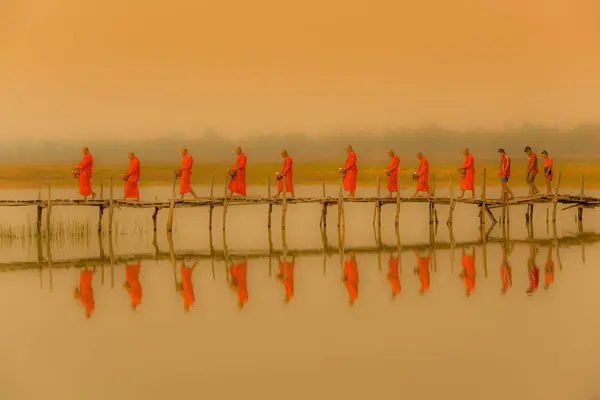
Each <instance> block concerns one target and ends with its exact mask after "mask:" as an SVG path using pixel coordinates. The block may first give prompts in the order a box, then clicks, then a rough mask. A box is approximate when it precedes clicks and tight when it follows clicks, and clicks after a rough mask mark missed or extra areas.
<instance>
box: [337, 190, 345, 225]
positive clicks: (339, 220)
mask: <svg viewBox="0 0 600 400" xmlns="http://www.w3.org/2000/svg"><path fill="white" fill-rule="evenodd" d="M343 206H344V195H343V193H342V185H340V194H339V196H338V223H337V226H338V228H339V227H341V226H342V207H343Z"/></svg>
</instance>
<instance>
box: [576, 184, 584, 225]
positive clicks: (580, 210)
mask: <svg viewBox="0 0 600 400" xmlns="http://www.w3.org/2000/svg"><path fill="white" fill-rule="evenodd" d="M584 179H585V176H584V175H581V192H580V193H579V197H581V198H583V197H584V196H585V192H584ZM577 221H583V207H579V208H578V209H577Z"/></svg>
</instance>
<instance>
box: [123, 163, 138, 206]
mask: <svg viewBox="0 0 600 400" xmlns="http://www.w3.org/2000/svg"><path fill="white" fill-rule="evenodd" d="M128 157H129V168H127V172H125V175H123V177H122V179H123V180H124V181H125V196H124V199H123V200H127V199H135V200H137V201H140V190H139V189H138V181H139V180H140V160H138V158H137V157H136V156H135V154H133V152H131V153H129V154H128Z"/></svg>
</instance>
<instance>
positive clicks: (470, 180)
mask: <svg viewBox="0 0 600 400" xmlns="http://www.w3.org/2000/svg"><path fill="white" fill-rule="evenodd" d="M463 154H464V156H465V159H464V161H463V163H462V165H461V166H460V168H459V169H458V172H460V174H461V176H462V179H461V180H460V190H461V191H462V193H461V195H460V198H461V199H462V198H464V197H465V192H466V191H470V192H471V199H474V198H475V160H474V159H473V155H472V154H471V153H470V152H469V149H464V150H463Z"/></svg>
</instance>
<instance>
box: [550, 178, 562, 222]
mask: <svg viewBox="0 0 600 400" xmlns="http://www.w3.org/2000/svg"><path fill="white" fill-rule="evenodd" d="M560 176H561V172H559V173H558V180H557V181H556V188H555V189H554V201H553V203H554V204H553V205H552V222H556V207H557V205H558V190H559V189H560Z"/></svg>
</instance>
